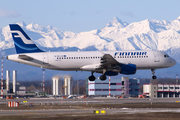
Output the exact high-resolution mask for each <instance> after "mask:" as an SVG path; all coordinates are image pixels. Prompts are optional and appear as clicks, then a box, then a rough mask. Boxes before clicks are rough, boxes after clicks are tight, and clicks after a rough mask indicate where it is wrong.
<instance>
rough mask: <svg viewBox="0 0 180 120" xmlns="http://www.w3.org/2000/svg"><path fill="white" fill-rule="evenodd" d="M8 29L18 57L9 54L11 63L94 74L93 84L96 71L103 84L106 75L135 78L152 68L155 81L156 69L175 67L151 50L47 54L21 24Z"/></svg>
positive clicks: (92, 76)
mask: <svg viewBox="0 0 180 120" xmlns="http://www.w3.org/2000/svg"><path fill="white" fill-rule="evenodd" d="M9 26H10V30H11V33H12V38H13V40H14V45H15V49H16V53H17V54H13V55H8V56H7V59H8V60H12V61H15V62H18V63H23V64H28V65H31V66H36V67H41V68H46V69H52V70H62V71H91V76H89V80H90V81H94V80H95V79H96V78H95V76H94V75H93V73H94V72H96V73H101V74H102V75H101V76H100V77H99V78H100V79H101V80H102V81H103V80H106V78H107V77H106V76H116V75H118V74H119V73H120V74H125V75H132V74H135V73H136V71H137V70H143V69H150V70H151V71H152V74H153V76H152V79H156V78H157V77H156V76H155V70H156V69H161V68H168V67H171V66H174V65H175V64H176V61H175V60H174V59H173V58H171V57H169V56H168V55H167V54H166V53H164V52H161V51H152V50H133V51H74V52H45V51H42V50H41V49H39V48H38V47H37V45H36V44H35V43H34V42H33V41H32V40H31V39H30V37H29V36H28V35H27V34H26V33H25V32H24V31H23V29H22V28H21V27H20V26H19V25H18V24H10V25H9Z"/></svg>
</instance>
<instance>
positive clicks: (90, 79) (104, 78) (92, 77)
mask: <svg viewBox="0 0 180 120" xmlns="http://www.w3.org/2000/svg"><path fill="white" fill-rule="evenodd" d="M93 73H94V72H92V75H91V76H89V81H95V79H96V78H95V77H94V75H93ZM106 78H107V77H106V75H104V74H102V75H101V76H100V77H99V79H100V80H102V81H104V80H106Z"/></svg>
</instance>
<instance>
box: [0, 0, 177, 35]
mask: <svg viewBox="0 0 180 120" xmlns="http://www.w3.org/2000/svg"><path fill="white" fill-rule="evenodd" d="M179 16H180V0H0V28H1V27H5V26H7V25H8V24H10V23H16V22H20V21H24V22H25V23H26V24H30V23H36V24H40V25H43V26H48V25H52V26H53V27H56V28H59V29H60V30H62V31H63V32H64V31H72V32H75V33H79V32H82V31H90V30H93V29H101V28H103V27H104V26H105V25H106V24H107V23H108V22H110V21H111V20H112V19H113V17H118V18H119V19H121V20H123V21H126V22H127V23H132V22H138V21H142V20H145V19H156V20H168V21H171V20H174V19H176V18H177V17H179Z"/></svg>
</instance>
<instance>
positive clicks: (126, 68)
mask: <svg viewBox="0 0 180 120" xmlns="http://www.w3.org/2000/svg"><path fill="white" fill-rule="evenodd" d="M120 67H121V72H120V73H121V74H126V75H132V74H135V73H136V65H134V64H127V65H120Z"/></svg>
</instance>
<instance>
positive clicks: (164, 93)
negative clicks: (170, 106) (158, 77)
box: [143, 84, 180, 98]
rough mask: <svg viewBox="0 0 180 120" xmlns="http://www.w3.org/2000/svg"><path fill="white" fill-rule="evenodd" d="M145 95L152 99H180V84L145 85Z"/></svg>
mask: <svg viewBox="0 0 180 120" xmlns="http://www.w3.org/2000/svg"><path fill="white" fill-rule="evenodd" d="M143 94H146V96H149V97H151V98H175V97H180V84H144V85H143Z"/></svg>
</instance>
